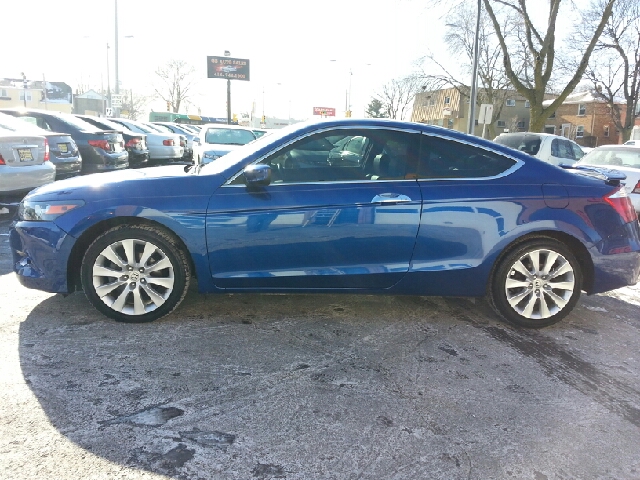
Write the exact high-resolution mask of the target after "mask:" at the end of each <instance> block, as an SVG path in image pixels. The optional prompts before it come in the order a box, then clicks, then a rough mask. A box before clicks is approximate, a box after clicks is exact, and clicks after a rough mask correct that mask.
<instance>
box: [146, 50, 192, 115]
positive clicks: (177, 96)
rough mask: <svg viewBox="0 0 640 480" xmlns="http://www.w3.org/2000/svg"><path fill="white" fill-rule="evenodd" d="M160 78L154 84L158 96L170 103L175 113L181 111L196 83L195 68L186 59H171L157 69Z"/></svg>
mask: <svg viewBox="0 0 640 480" xmlns="http://www.w3.org/2000/svg"><path fill="white" fill-rule="evenodd" d="M155 73H156V76H157V78H158V80H159V82H158V84H157V85H155V86H154V90H155V92H156V94H157V96H158V97H160V98H161V99H162V100H164V101H165V102H167V103H168V105H169V106H170V107H171V110H172V111H173V112H174V113H178V112H180V106H181V104H182V103H183V102H185V101H186V100H187V99H188V98H189V96H190V94H191V90H192V89H193V87H194V86H195V84H196V79H195V76H194V74H195V68H193V66H190V65H189V64H187V62H185V61H184V60H170V61H169V62H168V63H167V64H166V65H164V66H162V67H158V68H157V69H156V72H155Z"/></svg>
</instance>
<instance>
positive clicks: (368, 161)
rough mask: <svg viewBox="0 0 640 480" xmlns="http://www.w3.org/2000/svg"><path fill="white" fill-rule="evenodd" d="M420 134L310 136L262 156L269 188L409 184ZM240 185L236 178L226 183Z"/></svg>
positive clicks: (334, 133)
mask: <svg viewBox="0 0 640 480" xmlns="http://www.w3.org/2000/svg"><path fill="white" fill-rule="evenodd" d="M419 149H420V135H419V134H417V133H415V134H414V133H406V132H397V131H393V130H382V129H375V130H374V129H362V130H361V129H344V130H342V129H338V130H329V131H327V132H322V133H316V134H314V135H310V136H308V137H304V138H301V139H300V140H298V141H296V142H294V143H292V144H291V145H289V146H287V147H285V148H283V149H281V150H279V151H277V152H275V153H273V154H271V155H269V156H267V157H266V158H265V159H264V160H262V161H261V162H260V163H261V164H265V165H269V166H270V167H271V184H272V185H278V184H289V183H317V182H345V181H367V180H372V181H380V180H404V179H415V178H416V177H417V169H418V154H419ZM243 182H244V179H243V178H242V175H240V176H238V177H237V178H236V179H235V180H234V181H233V182H232V184H241V183H243Z"/></svg>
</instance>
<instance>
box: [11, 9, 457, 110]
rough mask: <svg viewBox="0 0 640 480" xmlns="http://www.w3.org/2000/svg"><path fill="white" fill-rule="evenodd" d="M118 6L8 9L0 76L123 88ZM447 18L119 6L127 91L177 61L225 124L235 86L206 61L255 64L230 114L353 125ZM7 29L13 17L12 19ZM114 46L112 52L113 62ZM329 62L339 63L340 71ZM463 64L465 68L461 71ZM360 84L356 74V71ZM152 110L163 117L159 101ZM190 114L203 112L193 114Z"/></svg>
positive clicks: (404, 12) (144, 85)
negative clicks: (325, 110) (321, 114)
mask: <svg viewBox="0 0 640 480" xmlns="http://www.w3.org/2000/svg"><path fill="white" fill-rule="evenodd" d="M114 6H115V0H56V1H51V0H30V1H28V2H26V1H24V2H3V6H2V9H1V11H2V17H3V19H4V21H3V22H2V38H3V40H2V49H1V50H2V54H1V59H2V61H1V62H0V77H19V76H20V73H21V72H25V74H26V75H27V77H28V78H29V79H33V80H41V79H42V76H43V74H44V75H46V79H47V80H48V81H61V82H65V83H68V84H69V85H70V86H71V87H72V88H73V89H74V91H75V89H76V88H77V86H78V85H79V83H80V82H82V83H83V84H85V85H86V84H88V85H90V86H92V87H96V88H99V87H100V85H101V83H102V84H103V85H104V86H105V88H106V86H107V56H108V57H109V61H108V62H109V73H110V76H109V77H110V84H111V88H112V90H113V87H114V85H115V48H114V47H115V45H114V38H115V8H114ZM443 12H444V10H443V9H442V10H438V9H434V8H432V7H431V8H430V7H428V6H427V2H426V1H425V0H386V1H385V0H379V1H376V0H323V1H322V2H313V3H312V2H301V1H299V0H298V1H293V0H261V1H257V0H245V1H242V0H234V1H222V0H209V1H204V0H202V1H195V0H181V1H176V2H158V1H157V0H156V1H150V0H118V29H119V49H118V52H119V55H118V57H119V78H120V82H121V89H127V90H129V89H131V90H133V92H134V94H135V93H136V92H140V93H144V94H150V93H151V92H152V91H153V88H152V86H153V83H154V82H155V83H157V82H156V81H155V79H154V77H155V74H154V71H155V70H156V68H157V67H158V66H159V65H162V64H163V63H165V62H167V61H168V60H170V59H182V60H185V61H186V62H188V63H190V64H192V65H193V66H194V67H195V69H196V76H197V77H198V82H199V84H198V88H197V91H195V92H194V95H193V98H192V102H193V103H194V104H195V105H197V106H200V107H201V108H202V114H203V115H209V116H221V117H224V116H226V81H225V80H222V79H207V78H206V57H207V55H223V54H224V51H225V50H229V51H230V53H231V56H232V57H236V58H246V59H249V60H250V65H251V81H249V82H244V81H232V85H231V87H232V89H231V90H232V101H231V104H232V111H233V113H241V112H248V111H249V110H251V108H252V105H253V104H255V113H256V115H262V113H263V109H264V113H265V114H266V115H267V116H279V117H285V118H286V117H287V116H288V115H289V113H290V114H291V116H292V117H293V118H299V119H303V118H308V117H309V116H310V115H311V113H312V108H313V107H314V106H321V107H334V108H336V110H337V111H338V112H342V111H343V110H344V108H345V101H346V94H347V92H348V91H349V85H350V84H351V85H350V86H351V104H352V110H353V111H354V116H360V115H362V113H363V111H364V109H365V107H366V105H367V104H368V102H369V101H370V99H371V97H372V95H373V94H374V93H375V92H376V91H380V86H381V85H382V84H384V83H386V82H387V81H389V80H390V79H391V78H400V77H402V76H404V75H406V74H408V73H410V72H411V71H412V70H413V69H414V68H415V67H414V64H415V62H416V60H417V59H418V58H420V57H422V56H424V55H425V54H426V53H427V51H428V50H432V51H436V52H441V53H442V54H443V55H445V60H446V61H448V62H449V64H453V68H457V67H458V64H457V62H464V61H465V59H464V58H463V57H460V58H447V57H448V55H447V54H446V49H445V47H444V45H443V43H442V38H443V35H444V23H445V22H444V20H443V18H442V15H443ZM8 19H11V20H10V21H8ZM107 43H109V45H110V46H111V48H110V50H109V51H108V53H109V55H107ZM331 60H336V61H334V62H332V61H331ZM460 66H462V65H461V64H460ZM350 71H351V72H352V75H349V72H350ZM152 106H153V107H154V108H155V109H156V110H158V109H160V110H162V109H164V108H166V106H165V105H163V103H162V102H159V101H156V102H154V103H152ZM188 113H196V111H195V108H191V111H190V112H188Z"/></svg>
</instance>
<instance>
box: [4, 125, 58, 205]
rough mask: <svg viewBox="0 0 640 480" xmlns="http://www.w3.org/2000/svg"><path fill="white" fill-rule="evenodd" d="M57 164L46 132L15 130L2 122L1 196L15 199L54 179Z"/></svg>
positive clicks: (6, 199) (5, 200)
mask: <svg viewBox="0 0 640 480" xmlns="http://www.w3.org/2000/svg"><path fill="white" fill-rule="evenodd" d="M55 177H56V167H55V166H54V165H53V163H51V162H50V161H49V142H48V140H47V138H46V137H45V136H42V135H34V134H32V133H25V132H15V131H13V130H9V129H6V128H3V127H2V126H1V125H0V200H1V201H2V202H3V203H4V202H11V201H13V200H16V201H17V200H20V198H21V197H22V196H23V195H24V194H25V193H27V192H29V191H30V190H33V189H34V188H36V187H39V186H41V185H44V184H46V183H50V182H53V181H54V180H55Z"/></svg>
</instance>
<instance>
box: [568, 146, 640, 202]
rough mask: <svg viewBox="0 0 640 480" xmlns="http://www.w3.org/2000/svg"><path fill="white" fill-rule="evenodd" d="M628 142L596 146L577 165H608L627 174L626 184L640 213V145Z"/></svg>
mask: <svg viewBox="0 0 640 480" xmlns="http://www.w3.org/2000/svg"><path fill="white" fill-rule="evenodd" d="M627 143H628V142H627ZM627 143H625V144H624V145H602V146H601V147H596V148H594V149H593V150H592V151H591V152H590V153H589V154H588V155H585V156H584V157H583V158H582V160H580V161H579V162H578V163H577V164H576V165H580V166H585V167H586V166H595V167H608V168H611V169H614V170H617V171H619V172H622V173H623V174H624V175H626V177H627V178H626V179H625V180H624V181H623V183H624V186H625V188H626V189H627V193H628V194H629V197H630V198H631V201H632V202H633V206H634V208H635V209H636V212H638V213H639V214H640V145H638V146H635V145H628V144H627Z"/></svg>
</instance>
